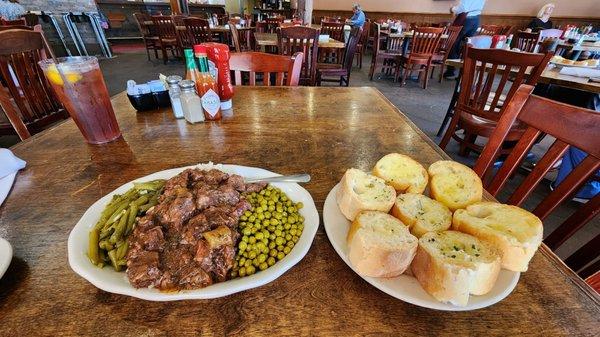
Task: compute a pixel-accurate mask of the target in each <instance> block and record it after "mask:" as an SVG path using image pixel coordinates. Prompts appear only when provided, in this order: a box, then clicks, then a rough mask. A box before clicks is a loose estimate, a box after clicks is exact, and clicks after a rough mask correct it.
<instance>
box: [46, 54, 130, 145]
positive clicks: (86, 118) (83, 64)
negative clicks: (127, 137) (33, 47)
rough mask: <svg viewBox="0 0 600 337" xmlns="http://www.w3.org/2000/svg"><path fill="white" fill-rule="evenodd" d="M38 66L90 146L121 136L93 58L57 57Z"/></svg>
mask: <svg viewBox="0 0 600 337" xmlns="http://www.w3.org/2000/svg"><path fill="white" fill-rule="evenodd" d="M57 61H58V65H57V64H56V63H55V62H54V60H53V59H46V60H42V61H40V62H39V65H40V67H41V68H42V70H43V71H44V75H45V76H46V78H47V79H48V82H50V85H51V86H52V88H53V89H54V92H55V93H56V95H57V96H58V99H59V100H60V102H61V103H62V104H63V106H64V107H65V108H66V109H67V111H68V112H69V114H70V115H71V117H72V118H73V120H74V121H75V124H77V127H78V128H79V131H81V133H82V134H83V137H84V138H85V140H86V141H87V142H88V143H90V144H102V143H107V142H110V141H112V140H115V139H117V138H119V136H121V131H120V130H119V124H118V123H117V119H116V117H115V112H114V111H113V108H112V105H111V103H110V97H109V96H108V90H107V89H106V84H105V83H104V78H103V77H102V72H101V71H100V67H99V66H98V59H96V58H95V57H93V56H75V57H61V58H58V59H57Z"/></svg>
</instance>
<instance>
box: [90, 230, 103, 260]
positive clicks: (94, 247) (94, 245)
mask: <svg viewBox="0 0 600 337" xmlns="http://www.w3.org/2000/svg"><path fill="white" fill-rule="evenodd" d="M99 236H100V235H99V233H98V230H97V229H95V228H94V229H92V230H91V231H90V234H89V243H88V257H89V259H90V261H92V263H93V264H98V263H100V256H99V255H98V242H99V241H100V238H99Z"/></svg>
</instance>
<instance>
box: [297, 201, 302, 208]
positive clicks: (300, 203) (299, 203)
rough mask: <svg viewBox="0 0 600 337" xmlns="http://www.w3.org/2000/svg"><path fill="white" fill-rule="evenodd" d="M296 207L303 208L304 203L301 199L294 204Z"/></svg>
mask: <svg viewBox="0 0 600 337" xmlns="http://www.w3.org/2000/svg"><path fill="white" fill-rule="evenodd" d="M296 208H297V209H302V208H304V204H303V203H302V201H300V202H298V203H297V204H296Z"/></svg>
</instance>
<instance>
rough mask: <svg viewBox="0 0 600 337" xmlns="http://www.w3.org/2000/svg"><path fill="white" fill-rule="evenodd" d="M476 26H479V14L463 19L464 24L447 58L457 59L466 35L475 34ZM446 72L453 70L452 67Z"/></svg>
mask: <svg viewBox="0 0 600 337" xmlns="http://www.w3.org/2000/svg"><path fill="white" fill-rule="evenodd" d="M477 28H479V15H477V16H468V17H467V19H466V20H465V24H464V26H463V28H462V30H461V31H460V34H458V38H457V39H456V43H455V44H454V47H452V50H451V51H450V54H449V55H448V58H449V59H457V58H460V54H461V53H462V51H463V48H464V43H465V41H466V39H467V38H468V37H471V36H475V34H477ZM448 72H454V67H448Z"/></svg>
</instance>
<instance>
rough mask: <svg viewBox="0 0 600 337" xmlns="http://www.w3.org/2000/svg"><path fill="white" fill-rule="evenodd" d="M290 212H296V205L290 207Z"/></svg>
mask: <svg viewBox="0 0 600 337" xmlns="http://www.w3.org/2000/svg"><path fill="white" fill-rule="evenodd" d="M288 212H290V213H294V212H296V207H294V206H290V207H288Z"/></svg>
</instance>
